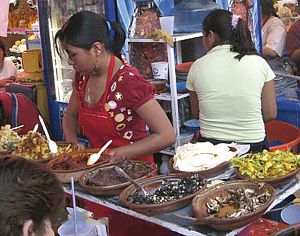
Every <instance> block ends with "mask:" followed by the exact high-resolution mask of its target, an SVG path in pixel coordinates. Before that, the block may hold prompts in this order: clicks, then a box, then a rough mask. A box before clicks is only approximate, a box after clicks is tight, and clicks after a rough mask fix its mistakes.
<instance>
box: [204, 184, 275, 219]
mask: <svg viewBox="0 0 300 236" xmlns="http://www.w3.org/2000/svg"><path fill="white" fill-rule="evenodd" d="M270 197H271V193H270V192H269V191H268V190H267V189H265V188H264V184H260V186H259V188H258V191H257V190H256V189H253V188H251V187H250V188H240V189H228V190H227V193H226V194H224V193H222V194H220V195H219V196H214V197H213V198H211V199H209V201H208V202H207V203H206V206H207V212H208V213H209V215H210V216H212V217H218V218H231V217H240V216H243V215H246V214H249V213H251V212H254V211H256V210H258V209H259V208H260V207H261V206H263V205H264V204H265V203H266V202H267V201H268V200H269V199H270Z"/></svg>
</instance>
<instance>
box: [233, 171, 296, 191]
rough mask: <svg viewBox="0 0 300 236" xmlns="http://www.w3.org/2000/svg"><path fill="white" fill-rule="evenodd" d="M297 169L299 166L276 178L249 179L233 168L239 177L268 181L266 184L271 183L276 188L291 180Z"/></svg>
mask: <svg viewBox="0 0 300 236" xmlns="http://www.w3.org/2000/svg"><path fill="white" fill-rule="evenodd" d="M299 170H300V168H299V167H298V168H297V169H296V170H294V171H292V172H290V173H288V174H286V175H283V176H280V177H277V178H272V179H250V178H248V177H245V176H243V175H241V173H240V172H239V170H238V169H237V168H235V174H236V175H237V176H238V177H239V178H240V179H243V180H254V181H257V182H264V183H268V184H270V185H272V186H273V187H274V188H278V187H280V186H283V185H285V184H287V183H288V182H289V181H291V180H292V179H293V178H294V177H295V176H296V175H297V174H298V172H299Z"/></svg>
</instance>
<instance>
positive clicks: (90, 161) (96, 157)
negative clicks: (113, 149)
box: [86, 140, 112, 166]
mask: <svg viewBox="0 0 300 236" xmlns="http://www.w3.org/2000/svg"><path fill="white" fill-rule="evenodd" d="M111 143H112V140H109V141H108V142H107V143H106V144H104V146H103V147H102V148H101V149H100V151H99V152H97V153H94V154H92V155H90V158H89V159H88V161H87V163H86V164H87V165H88V166H91V165H94V164H95V163H96V162H97V161H98V160H99V158H100V156H101V154H102V153H103V152H104V151H105V150H106V148H108V146H109V145H110V144H111Z"/></svg>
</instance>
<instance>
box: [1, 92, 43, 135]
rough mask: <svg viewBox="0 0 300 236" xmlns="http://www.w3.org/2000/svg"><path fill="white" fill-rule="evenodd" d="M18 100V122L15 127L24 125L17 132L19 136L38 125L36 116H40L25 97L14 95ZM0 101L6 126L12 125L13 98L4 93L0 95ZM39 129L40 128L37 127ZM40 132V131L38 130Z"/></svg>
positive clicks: (35, 107)
mask: <svg viewBox="0 0 300 236" xmlns="http://www.w3.org/2000/svg"><path fill="white" fill-rule="evenodd" d="M15 95H16V96H17V99H18V112H17V114H18V120H17V125H18V126H19V125H24V127H23V128H22V129H21V130H20V132H18V133H19V134H20V135H23V134H27V132H28V131H29V130H32V129H33V127H34V126H35V124H37V123H39V119H38V116H39V115H40V114H41V113H40V111H39V109H38V108H37V106H36V105H35V104H34V103H33V102H32V101H31V100H30V99H29V98H27V97H26V96H25V95H23V94H19V93H18V94H15ZM0 100H1V101H2V103H3V108H4V111H5V114H6V119H7V122H6V123H7V124H12V111H13V98H12V97H11V96H10V95H9V94H8V93H6V92H1V93H0ZM39 128H40V127H39ZM39 131H40V132H42V130H41V129H39Z"/></svg>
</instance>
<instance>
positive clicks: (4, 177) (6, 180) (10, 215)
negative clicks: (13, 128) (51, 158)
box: [0, 156, 64, 236]
mask: <svg viewBox="0 0 300 236" xmlns="http://www.w3.org/2000/svg"><path fill="white" fill-rule="evenodd" d="M0 193H1V194H0V232H1V236H15V235H22V230H23V224H24V223H25V222H26V221H27V220H32V222H33V228H32V230H33V232H36V233H40V232H43V230H44V223H45V220H47V219H49V220H50V221H51V222H54V220H55V218H56V215H57V213H58V212H59V211H60V209H62V207H63V204H64V192H63V188H62V185H61V183H60V182H59V180H58V179H57V177H56V176H55V175H54V173H52V172H51V171H49V170H47V169H45V168H42V167H41V166H39V165H37V164H35V163H33V162H31V161H29V160H26V159H25V158H21V157H12V156H5V157H3V158H0Z"/></svg>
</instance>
